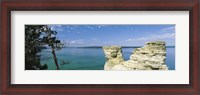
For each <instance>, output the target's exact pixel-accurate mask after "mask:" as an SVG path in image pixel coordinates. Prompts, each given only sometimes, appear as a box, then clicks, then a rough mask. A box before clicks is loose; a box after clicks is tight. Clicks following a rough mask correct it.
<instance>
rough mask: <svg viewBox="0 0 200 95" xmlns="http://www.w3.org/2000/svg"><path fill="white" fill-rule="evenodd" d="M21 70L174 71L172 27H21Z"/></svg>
mask: <svg viewBox="0 0 200 95" xmlns="http://www.w3.org/2000/svg"><path fill="white" fill-rule="evenodd" d="M25 70H119V71H122V70H123V71H126V70H175V25H172V24H171V25H170V24H169V25H168V24H161V25H131V24H127V25H126V24H121V25H120V24H119V25H118V24H116V25H115V24H113V25H112V24H105V25H103V24H91V25H86V24H80V25H79V24H77V25H76V24H71V25H67V24H66V25H65V24H55V25H54V24H49V25H25Z"/></svg>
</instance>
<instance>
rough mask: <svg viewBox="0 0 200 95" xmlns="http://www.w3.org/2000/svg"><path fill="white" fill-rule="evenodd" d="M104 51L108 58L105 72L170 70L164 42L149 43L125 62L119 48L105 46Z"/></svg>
mask: <svg viewBox="0 0 200 95" xmlns="http://www.w3.org/2000/svg"><path fill="white" fill-rule="evenodd" d="M103 51H104V53H105V57H106V63H105V65H104V70H168V66H167V65H166V63H165V59H166V46H165V42H163V41H155V42H148V43H146V44H145V46H144V47H142V48H136V49H135V50H134V51H133V53H132V54H131V56H130V60H128V61H124V58H123V55H122V48H121V47H119V46H104V47H103Z"/></svg>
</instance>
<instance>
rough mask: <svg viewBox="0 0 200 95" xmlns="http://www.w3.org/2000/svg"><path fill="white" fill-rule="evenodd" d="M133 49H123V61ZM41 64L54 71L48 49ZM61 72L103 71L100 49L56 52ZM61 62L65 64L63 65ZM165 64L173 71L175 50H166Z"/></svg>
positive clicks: (42, 54) (103, 59)
mask: <svg viewBox="0 0 200 95" xmlns="http://www.w3.org/2000/svg"><path fill="white" fill-rule="evenodd" d="M133 50H134V48H123V49H122V51H123V56H124V58H125V60H129V57H130V55H131V53H132V51H133ZM40 54H41V56H40V58H41V60H40V61H41V64H45V63H46V64H47V65H48V70H55V69H56V66H55V63H54V60H53V57H52V54H51V52H50V49H43V50H42V52H41V53H40ZM56 55H57V58H58V59H59V61H58V62H59V66H60V69H61V70H103V69H104V64H105V57H104V56H105V55H104V53H103V50H102V48H63V49H61V50H59V51H56ZM63 61H65V64H64V65H63ZM166 63H167V65H168V66H169V69H170V70H175V48H167V58H166Z"/></svg>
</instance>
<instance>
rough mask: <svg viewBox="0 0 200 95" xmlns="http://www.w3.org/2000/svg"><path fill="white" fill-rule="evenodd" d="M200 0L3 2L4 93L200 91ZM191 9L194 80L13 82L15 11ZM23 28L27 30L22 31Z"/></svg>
mask: <svg viewBox="0 0 200 95" xmlns="http://www.w3.org/2000/svg"><path fill="white" fill-rule="evenodd" d="M199 2H200V0H4V1H2V2H1V20H0V22H1V25H0V28H1V31H0V54H1V55H0V66H1V67H0V74H1V75H0V79H1V80H0V83H1V84H0V87H1V91H0V94H2V95H27V94H28V95H30V94H42V95H44V94H47V95H49V94H54V95H57V94H65V95H66V94H69V95H74V94H81V95H82V94H83V95H84V94H92V95H93V94H99V95H103V94H112V95H115V94H119V95H121V94H126V95H200V65H199V58H200V57H199V41H200V39H199V32H200V28H199V27H200V26H199V25H200V21H199V16H200V14H199V13H200V12H199V10H200V8H199V6H200V3H199ZM35 10H37V11H52V10H53V11H59V10H63V11H77V10H78V11H151V10H152V11H189V12H190V23H189V24H190V31H189V32H190V35H189V36H190V43H189V44H190V50H189V51H190V67H189V68H190V72H189V74H190V83H189V84H188V85H184V84H180V85H176V84H138V85H136V84H112V85H109V84H100V85H99V84H93V85H92V84H85V85H83V84H76V85H75V84H71V85H69V84H61V85H60V84H55V85H53V84H48V85H39V84H34V85H30V84H25V85H20V84H18V85H16V84H15V85H14V84H11V68H10V63H11V48H14V47H12V46H11V39H12V38H11V32H12V31H11V18H10V17H11V11H35ZM21 32H23V31H21Z"/></svg>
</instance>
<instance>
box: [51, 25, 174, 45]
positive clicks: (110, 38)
mask: <svg viewBox="0 0 200 95" xmlns="http://www.w3.org/2000/svg"><path fill="white" fill-rule="evenodd" d="M49 26H50V27H51V29H52V30H55V31H57V32H58V34H57V37H58V39H60V40H61V41H64V42H66V43H69V46H71V47H83V46H106V45H119V46H143V45H144V44H145V42H149V41H158V40H159V41H165V42H166V43H167V46H174V45H175V25H49Z"/></svg>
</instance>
